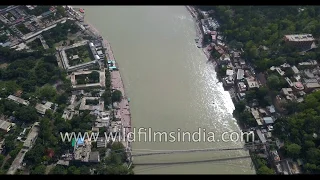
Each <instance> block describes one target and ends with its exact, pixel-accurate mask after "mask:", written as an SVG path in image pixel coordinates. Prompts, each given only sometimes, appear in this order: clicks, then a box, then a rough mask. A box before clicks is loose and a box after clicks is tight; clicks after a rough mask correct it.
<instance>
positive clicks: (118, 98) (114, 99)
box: [112, 90, 122, 102]
mask: <svg viewBox="0 0 320 180" xmlns="http://www.w3.org/2000/svg"><path fill="white" fill-rule="evenodd" d="M121 99H122V92H121V91H119V90H114V91H113V92H112V102H120V101H121Z"/></svg>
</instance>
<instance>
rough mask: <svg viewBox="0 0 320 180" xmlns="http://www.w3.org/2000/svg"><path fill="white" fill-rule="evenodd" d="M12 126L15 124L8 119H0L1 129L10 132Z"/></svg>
mask: <svg viewBox="0 0 320 180" xmlns="http://www.w3.org/2000/svg"><path fill="white" fill-rule="evenodd" d="M12 126H13V124H12V123H10V122H8V121H5V120H0V131H4V132H9V131H10V128H11V127H12Z"/></svg>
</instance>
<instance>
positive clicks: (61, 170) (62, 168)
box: [50, 165, 67, 174]
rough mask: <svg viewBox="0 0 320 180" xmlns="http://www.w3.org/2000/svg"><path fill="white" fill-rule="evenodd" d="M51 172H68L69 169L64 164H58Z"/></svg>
mask: <svg viewBox="0 0 320 180" xmlns="http://www.w3.org/2000/svg"><path fill="white" fill-rule="evenodd" d="M50 174H67V170H66V169H65V168H64V167H63V166H61V165H57V166H56V167H54V168H53V169H52V170H51V172H50Z"/></svg>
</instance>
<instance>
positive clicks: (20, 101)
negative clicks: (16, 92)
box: [8, 95, 29, 106]
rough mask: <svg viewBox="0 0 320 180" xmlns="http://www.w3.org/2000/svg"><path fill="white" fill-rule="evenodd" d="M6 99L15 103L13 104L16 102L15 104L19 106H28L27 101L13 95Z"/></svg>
mask: <svg viewBox="0 0 320 180" xmlns="http://www.w3.org/2000/svg"><path fill="white" fill-rule="evenodd" d="M8 99H10V100H12V101H15V102H17V103H19V104H23V105H25V106H28V105H29V101H26V100H24V99H22V98H19V97H16V96H13V95H9V96H8Z"/></svg>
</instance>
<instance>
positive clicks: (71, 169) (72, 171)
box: [68, 166, 80, 174]
mask: <svg viewBox="0 0 320 180" xmlns="http://www.w3.org/2000/svg"><path fill="white" fill-rule="evenodd" d="M68 174H80V170H79V169H78V168H77V167H75V166H70V167H69V168H68Z"/></svg>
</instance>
